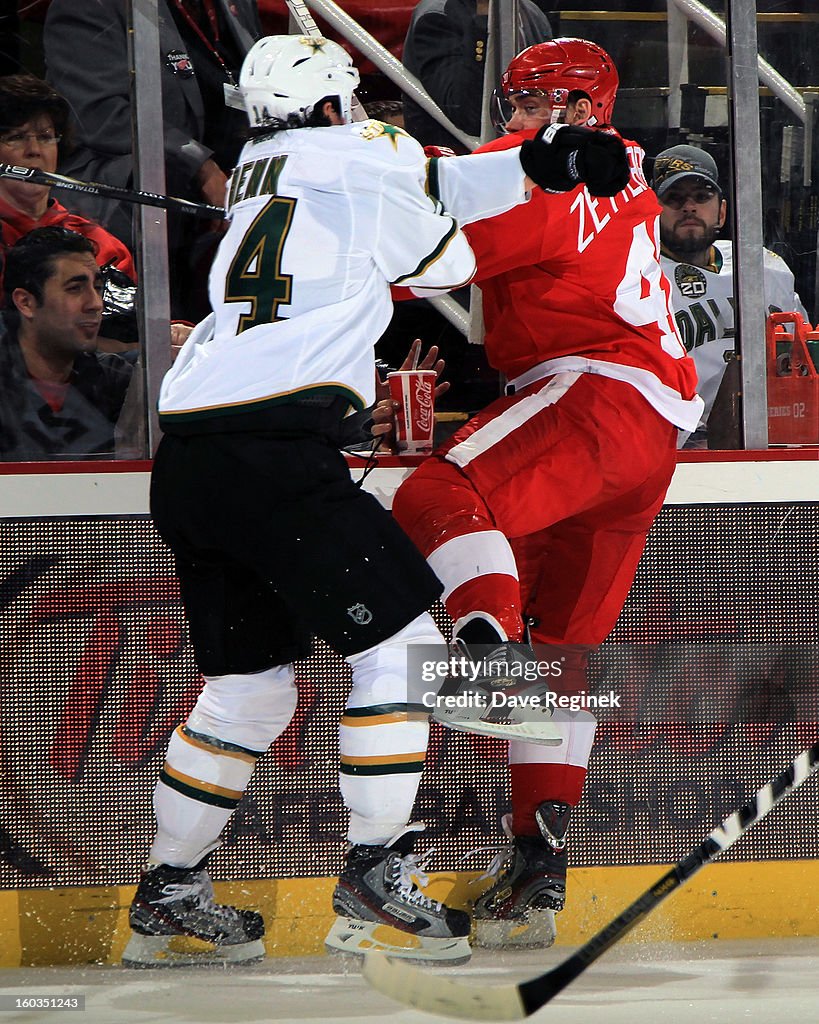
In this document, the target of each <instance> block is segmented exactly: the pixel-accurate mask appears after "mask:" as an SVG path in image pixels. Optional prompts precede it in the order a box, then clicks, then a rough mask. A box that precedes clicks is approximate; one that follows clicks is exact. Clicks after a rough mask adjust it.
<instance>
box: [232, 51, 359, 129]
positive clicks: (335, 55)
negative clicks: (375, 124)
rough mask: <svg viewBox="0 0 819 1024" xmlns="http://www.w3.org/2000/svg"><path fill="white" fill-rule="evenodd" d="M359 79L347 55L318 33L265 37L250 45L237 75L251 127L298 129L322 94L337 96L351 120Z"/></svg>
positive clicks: (344, 114)
mask: <svg viewBox="0 0 819 1024" xmlns="http://www.w3.org/2000/svg"><path fill="white" fill-rule="evenodd" d="M358 83H359V76H358V71H357V69H356V68H355V67H354V66H353V62H352V58H351V57H350V55H349V53H347V51H346V50H345V49H344V47H342V46H339V44H338V43H334V42H332V40H330V39H324V38H323V37H322V36H314V37H309V36H265V37H264V38H263V39H259V40H258V42H256V43H254V45H253V46H252V47H251V48H250V50H249V51H248V54H247V56H246V57H245V59H244V63H243V64H242V70H241V73H240V75H239V89H240V91H241V94H242V99H243V101H244V105H245V110H246V111H247V116H248V118H249V119H250V125H251V127H252V128H262V127H268V126H272V127H288V128H297V127H299V126H300V125H303V124H304V123H305V122H306V121H307V119H308V118H309V117H310V115H311V114H312V112H313V108H314V107H315V105H316V103H318V101H319V100H321V99H323V98H324V97H325V96H338V97H339V103H340V108H341V110H340V113H341V116H342V117H343V118H344V120H345V121H349V120H350V107H351V103H352V96H353V92H354V91H355V89H356V86H357V85H358Z"/></svg>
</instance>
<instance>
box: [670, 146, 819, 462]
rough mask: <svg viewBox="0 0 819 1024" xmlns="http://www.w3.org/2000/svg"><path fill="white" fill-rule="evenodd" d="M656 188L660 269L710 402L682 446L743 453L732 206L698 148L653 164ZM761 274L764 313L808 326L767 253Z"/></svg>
mask: <svg viewBox="0 0 819 1024" xmlns="http://www.w3.org/2000/svg"><path fill="white" fill-rule="evenodd" d="M652 187H653V188H654V191H655V192H656V194H657V198H658V200H659V202H660V207H661V211H662V212H661V214H660V241H661V243H662V258H661V263H662V267H663V272H664V273H665V275H666V277H667V278H668V280H669V281H670V282H671V306H672V309H673V311H674V318H675V320H676V321H677V327H678V329H679V332H680V335H681V337H682V339H683V343H684V344H685V348H686V350H687V352H688V353H689V355H691V356H692V358H693V359H694V363H695V364H696V367H697V376H698V378H699V385H698V390H699V393H700V395H701V397H702V399H703V401H704V402H705V407H704V409H703V412H702V416H701V418H700V422H699V425H698V426H697V429H696V430H695V431H694V432H693V433H691V434H688V433H685V432H681V434H680V445H681V446H682V447H685V448H706V447H707V448H738V447H739V446H740V436H739V415H738V404H737V401H736V396H737V394H738V391H739V374H738V363H737V361H736V358H735V357H736V352H735V347H734V278H733V245H732V243H731V242H730V241H728V240H726V239H719V238H718V235H719V233H720V231H721V230H722V228H723V226H724V224H725V219H726V215H727V212H728V204H727V203H726V201H725V198H724V196H723V193H722V188H721V187H720V184H719V176H718V172H717V165H716V162H715V161H714V158H713V157H712V156H711V154H710V153H707V152H706V151H705V150H703V149H700V148H699V147H698V146H672V147H671V148H670V149H665V150H663V152H662V153H660V154H659V155H658V156H657V157H656V158H655V160H654V174H653V178H652ZM764 274H765V278H764V287H765V306H766V311H767V312H768V313H773V312H778V311H780V310H784V311H787V312H791V311H796V312H798V313H801V314H802V316H803V317H805V319H807V313H806V312H805V309H804V307H803V305H802V302H801V300H800V298H799V296H798V295H797V294H796V291H795V285H794V277H793V273H792V272H791V270H790V268H789V267H788V265H787V264H786V263H785V261H784V260H783V259H782V258H781V257H779V256H777V255H776V254H775V253H773V252H771V251H770V250H769V249H765V250H764ZM726 368H728V372H727V373H726Z"/></svg>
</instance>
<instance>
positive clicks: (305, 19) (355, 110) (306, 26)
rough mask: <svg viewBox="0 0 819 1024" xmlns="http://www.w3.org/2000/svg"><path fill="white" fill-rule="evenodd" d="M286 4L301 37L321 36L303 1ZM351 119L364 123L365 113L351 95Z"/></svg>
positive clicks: (360, 104)
mask: <svg viewBox="0 0 819 1024" xmlns="http://www.w3.org/2000/svg"><path fill="white" fill-rule="evenodd" d="M285 3H286V4H287V10H288V11H289V12H290V17H291V18H292V19H293V21H294V22H295V23H296V24H297V25H298V26H299V31H300V32H301V33H302V35H305V36H307V37H308V38H310V39H315V38H316V36H321V35H323V32H322V31H321V29H320V28H319V27H318V25H317V24H316V22H315V20H314V18H313V15H312V14H311V13H310V11H309V10H308V8H307V4H305V3H304V0H285ZM350 114H351V117H352V119H353V120H354V121H366V120H367V111H366V110H365V109H364V104H363V103H362V102H361V100H360V99H359V98H358V96H357V95H356V94H355V93H353V102H352V106H351V109H350Z"/></svg>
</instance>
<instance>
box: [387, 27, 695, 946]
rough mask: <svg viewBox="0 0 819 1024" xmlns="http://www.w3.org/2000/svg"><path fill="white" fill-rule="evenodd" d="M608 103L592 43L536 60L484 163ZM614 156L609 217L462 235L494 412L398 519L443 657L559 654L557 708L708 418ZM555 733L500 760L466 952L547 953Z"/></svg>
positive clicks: (559, 834) (649, 202)
mask: <svg viewBox="0 0 819 1024" xmlns="http://www.w3.org/2000/svg"><path fill="white" fill-rule="evenodd" d="M617 85H618V77H617V72H616V69H615V67H614V64H613V63H612V61H611V58H610V57H609V55H608V54H607V53H606V52H605V51H604V50H603V49H601V48H600V47H599V46H597V45H596V44H594V43H591V42H587V41H585V40H582V39H555V40H552V41H550V42H546V43H539V44H537V45H535V46H531V47H529V48H528V49H526V50H524V51H523V52H522V53H520V54H519V55H518V56H517V57H515V58H514V59H513V61H512V62H511V64H510V65H509V67H508V69H507V71H506V73H505V75H504V76H503V84H502V92H503V97H502V103H504V104H505V105H506V107H507V110H508V112H509V113H510V114H511V116H510V117H509V119H508V121H507V122H506V125H505V129H506V131H507V134H505V135H503V136H502V137H501V138H498V139H496V140H495V141H493V142H490V143H488V144H487V145H485V146H484V147H482V148H483V150H503V149H507V148H511V147H515V146H520V145H521V143H522V142H523V141H524V140H526V139H530V138H532V137H533V135H534V134H535V132H536V130H537V129H539V128H542V126H543V125H544V124H545V125H555V126H557V125H563V124H569V125H577V126H582V125H585V126H587V127H593V128H594V129H596V130H597V131H598V132H600V133H607V134H613V135H616V134H617V133H616V132H615V130H614V128H612V127H611V124H610V121H611V115H612V108H613V105H614V99H615V94H616V91H617ZM554 130H555V131H559V130H560V129H559V128H555V129H554ZM626 146H627V150H628V153H629V160H630V165H631V176H630V180H629V182H628V184H627V185H626V187H625V188H624V189H623V190H622V191H621V192H620V193H619V194H617V195H616V196H614V197H613V198H597V197H594V196H593V195H591V194H590V193H589V191H588V190H587V188H586V187H584V186H583V185H579V186H577V187H575V188H574V189H572V190H571V191H567V192H564V193H560V194H556V193H555V194H547V193H544V192H539V193H537V194H535V195H534V196H533V198H532V201H531V202H530V204H529V205H528V206H526V207H518V208H515V209H511V210H509V211H508V212H506V213H504V214H502V215H500V216H496V217H493V218H490V219H486V220H483V221H479V222H477V223H474V224H472V225H470V226H469V227H468V228H467V229H466V231H467V234H468V237H469V240H470V244H471V245H472V248H473V250H474V252H475V255H476V258H477V264H478V273H477V277H476V280H477V283H478V284H479V285H480V287H481V290H482V293H483V312H484V319H485V326H486V351H487V356H488V359H489V362H490V363H491V364H492V366H494V367H495V368H496V369H497V370H499V371H500V372H501V373H502V374H504V376H505V377H506V378H507V380H508V385H507V387H506V394H505V396H504V397H502V398H499V399H498V400H496V401H495V402H493V403H492V404H490V405H489V406H488V407H487V408H486V409H484V410H483V411H482V412H480V413H479V414H478V415H476V416H475V417H474V418H473V419H471V420H470V421H469V422H468V423H467V424H466V425H465V426H464V427H463V428H461V429H460V430H459V431H458V432H457V433H456V434H455V435H454V436H453V437H452V438H451V439H450V441H449V442H447V444H446V445H445V446H444V447H442V448H440V449H439V450H438V451H436V452H435V453H433V455H432V456H431V457H430V458H429V459H428V460H427V461H426V462H425V463H424V464H423V465H422V466H421V467H420V468H419V469H418V470H416V471H415V473H414V474H413V475H412V476H411V477H410V478H409V479H408V480H407V481H405V482H404V484H403V485H402V486H401V488H400V489H399V491H398V493H397V496H396V499H395V502H394V506H393V513H394V515H395V517H396V518H397V520H398V522H399V523H400V524H401V525H402V526H403V527H404V529H405V530H406V531H407V532H408V533H409V534H410V536H411V537H412V538H413V539H414V540H415V542H416V544H417V545H418V546H419V547H420V549H421V550H422V552H423V554H424V555H425V556H426V557H427V559H428V561H429V564H430V565H431V567H432V568H433V569H434V570H435V572H436V574H437V575H438V577H439V578H440V579H441V581H442V583H443V584H444V600H445V603H446V607H447V610H448V612H449V614H450V616H451V618H452V620H453V623H454V642H455V644H456V645H458V646H459V647H460V648H461V649H462V650H465V651H466V652H467V653H468V654H469V653H472V654H473V657H474V651H477V650H482V651H484V652H488V653H485V654H484V655H483V657H484V658H485V660H486V661H490V662H495V663H501V664H506V669H505V671H506V672H507V676H511V675H514V672H513V671H512V665H513V663H514V662H515V660H516V659H517V660H520V659H521V658H523V659H524V660H525V659H526V657H527V656H531V654H532V651H531V648H529V647H528V641H529V639H531V641H532V642H533V643H539V644H557V645H560V646H561V652H562V656H563V657H565V658H566V661H565V662H563V663H562V666H563V667H562V673H561V677H560V678H557V679H555V678H552V680H551V682H552V684H553V685H554V687H555V689H556V690H557V691H558V692H564V693H582V692H584V691H585V685H586V682H585V672H586V663H587V659H588V653H589V651H590V650H591V649H593V648H594V647H596V646H597V645H599V644H600V643H601V642H602V641H603V640H604V639H605V638H606V636H607V635H608V634H609V632H610V631H611V629H612V628H613V626H614V624H615V622H616V620H617V617H618V615H619V613H620V611H621V609H622V607H623V604H624V602H625V599H626V596H627V594H628V591H629V589H630V587H631V584H632V581H633V578H634V574H635V571H636V569H637V565H638V562H639V560H640V556H641V554H642V551H643V548H644V544H645V540H646V535H647V533H648V530H649V528H650V527H651V524H652V523H653V521H654V518H655V516H656V515H657V513H658V512H659V510H660V507H661V506H662V503H663V499H664V496H665V493H666V490H667V488H668V485H669V482H670V480H671V476H672V473H673V470H674V465H675V444H676V438H677V428H678V427H681V428H685V429H687V430H691V429H692V428H693V427H694V426H695V425H696V423H697V421H698V417H699V415H700V411H701V408H702V402H701V401H700V399H699V398H698V396H697V395H696V375H695V371H694V366H693V363H692V361H691V360H690V359H689V358H688V357H687V356H686V353H685V349H684V347H683V345H682V342H681V340H680V338H679V336H678V334H677V330H676V327H675V324H674V320H673V318H672V316H671V314H670V312H669V304H668V299H669V285H668V282H667V281H666V279H665V278H664V277H663V275H662V273H661V269H660V263H659V231H658V214H659V212H660V211H659V206H658V204H657V200H656V198H655V196H654V194H653V192H652V191H651V189H650V188H649V187H648V185H647V183H646V180H645V178H644V176H643V170H642V160H643V151H642V149H641V147H640V146H639V145H638V144H637V143H635V142H628V141H626ZM524 624H528V626H529V630H530V636H526V635H525V633H524ZM521 641H525V642H523V643H522V642H521ZM482 645H488V647H483V646H482ZM527 652H528V653H527ZM495 667H496V668H497V664H496V665H495ZM483 681H484V682H486V680H483ZM487 685H490V686H491V685H494V683H493V682H490V683H488V684H487ZM471 716H472V720H467V717H466V716H463V714H462V712H460V711H459V710H458V709H456V710H454V711H453V710H452V709H451V708H450V709H448V710H446V711H436V712H435V717H436V718H438V719H439V720H440V721H443V722H444V724H447V725H450V726H451V727H453V728H459V729H465V730H466V731H472V730H475V731H481V732H483V733H489V734H492V735H506V736H510V737H516V736H525V732H524V731H522V730H520V731H519V730H518V728H517V726H516V725H515V724H514V723H512V722H511V721H510V720H508V719H507V720H505V721H504V720H501V721H498V720H493V717H492V715H491V714H490V713H487V714H486V715H484V716H483V717H482V718H481V720H479V721H477V722H476V721H475V720H474V719H475V715H474V712H472V713H471ZM558 717H559V716H558V715H556V716H555V719H553V722H554V721H556V719H557V718H558ZM562 718H563V720H562V722H560V723H557V724H558V728H559V729H561V730H562V737H563V742H562V743H560V744H559V745H539V746H534V745H532V744H531V743H527V742H520V741H519V740H515V741H513V742H511V743H510V750H509V760H510V764H511V785H512V808H513V813H512V817H511V822H506V823H505V824H506V828H507V831H508V832H509V834H510V836H511V845H510V848H509V850H508V852H507V855H506V857H505V859H504V861H503V863H502V864H501V866H500V868H499V870H498V871H497V872H495V880H494V884H492V885H491V886H490V888H489V889H488V890H487V892H486V893H485V894H484V895H483V896H481V897H480V898H479V899H478V900H477V902H476V905H475V915H474V916H475V924H476V936H477V942H478V944H479V945H489V946H500V947H512V946H531V945H549V944H551V942H552V941H553V940H554V936H555V929H554V912H555V911H559V910H561V909H562V908H563V906H564V900H565V882H566V864H567V848H566V829H567V824H568V819H569V816H570V812H571V808H572V807H574V806H575V805H576V804H577V803H578V802H579V800H580V797H581V793H582V789H583V783H584V780H585V777H586V770H587V764H588V759H589V753H590V750H591V746H592V741H593V737H594V732H595V726H596V722H595V719H594V717H593V715H592V714H591V713H590V712H589V711H588V710H579V711H577V712H566V713H564V714H563V716H562ZM510 726H511V728H510Z"/></svg>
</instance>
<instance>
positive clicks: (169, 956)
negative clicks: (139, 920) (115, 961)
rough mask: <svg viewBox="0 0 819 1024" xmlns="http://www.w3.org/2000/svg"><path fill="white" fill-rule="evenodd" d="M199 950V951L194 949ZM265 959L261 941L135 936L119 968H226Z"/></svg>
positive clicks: (134, 934)
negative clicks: (215, 941) (218, 942)
mask: <svg viewBox="0 0 819 1024" xmlns="http://www.w3.org/2000/svg"><path fill="white" fill-rule="evenodd" d="M196 947H199V948H196ZM265 956H266V953H265V948H264V943H263V942H262V940H261V939H256V940H255V941H253V942H238V943H236V944H234V945H232V946H216V945H214V944H213V943H206V942H200V941H198V940H191V939H189V938H188V937H187V936H184V935H139V934H138V933H137V932H134V931H132V932H131V938H130V939H129V940H128V945H127V946H126V947H125V950H124V952H123V954H122V966H123V967H133V968H146V967H160V968H161V967H227V966H230V965H233V964H247V963H256V962H257V961H259V960H264V958H265Z"/></svg>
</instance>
